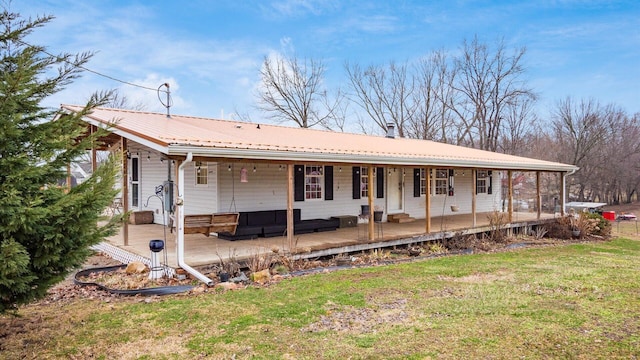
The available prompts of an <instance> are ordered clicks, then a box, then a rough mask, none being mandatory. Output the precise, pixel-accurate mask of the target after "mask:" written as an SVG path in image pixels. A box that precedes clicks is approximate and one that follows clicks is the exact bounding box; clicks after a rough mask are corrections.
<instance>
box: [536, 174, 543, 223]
mask: <svg viewBox="0 0 640 360" xmlns="http://www.w3.org/2000/svg"><path fill="white" fill-rule="evenodd" d="M536 204H537V205H538V220H540V217H541V214H542V194H541V193H540V171H536Z"/></svg>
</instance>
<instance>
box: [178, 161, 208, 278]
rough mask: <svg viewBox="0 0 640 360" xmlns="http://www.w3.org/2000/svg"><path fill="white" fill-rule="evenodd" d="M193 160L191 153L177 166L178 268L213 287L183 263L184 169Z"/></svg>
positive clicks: (202, 276) (201, 275)
mask: <svg viewBox="0 0 640 360" xmlns="http://www.w3.org/2000/svg"><path fill="white" fill-rule="evenodd" d="M192 160H193V153H191V152H190V153H188V154H187V158H186V159H185V161H183V162H182V164H180V166H178V198H177V199H176V208H177V210H176V212H177V214H176V233H177V234H176V241H177V251H176V253H177V255H178V266H180V267H181V268H183V269H184V270H185V271H186V272H188V273H189V274H191V275H193V276H195V277H196V278H198V280H200V281H202V282H203V283H205V284H207V286H211V285H213V280H211V279H209V278H208V277H206V276H205V275H204V274H202V273H200V272H199V271H197V270H196V269H194V268H192V267H191V266H189V265H187V264H186V263H185V262H184V167H185V165H187V164H188V163H190V162H191V161H192Z"/></svg>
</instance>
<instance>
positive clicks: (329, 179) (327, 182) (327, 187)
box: [324, 166, 333, 200]
mask: <svg viewBox="0 0 640 360" xmlns="http://www.w3.org/2000/svg"><path fill="white" fill-rule="evenodd" d="M324 199H325V200H333V166H325V167H324Z"/></svg>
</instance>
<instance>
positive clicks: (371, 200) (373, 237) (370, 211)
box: [367, 164, 375, 241]
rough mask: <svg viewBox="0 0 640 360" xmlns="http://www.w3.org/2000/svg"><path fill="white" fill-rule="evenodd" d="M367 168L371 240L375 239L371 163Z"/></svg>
mask: <svg viewBox="0 0 640 360" xmlns="http://www.w3.org/2000/svg"><path fill="white" fill-rule="evenodd" d="M367 168H368V169H369V172H368V176H369V191H368V194H369V196H368V200H369V224H368V226H369V241H373V240H374V239H375V236H374V235H375V233H374V231H375V227H374V225H375V224H374V222H373V168H374V166H373V164H371V165H369V166H368V167H367Z"/></svg>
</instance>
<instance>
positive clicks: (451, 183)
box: [449, 169, 455, 196]
mask: <svg viewBox="0 0 640 360" xmlns="http://www.w3.org/2000/svg"><path fill="white" fill-rule="evenodd" d="M453 174H454V172H453V169H449V196H453V195H454V194H455V193H454V191H455V189H454V188H453V185H454V183H453Z"/></svg>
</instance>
